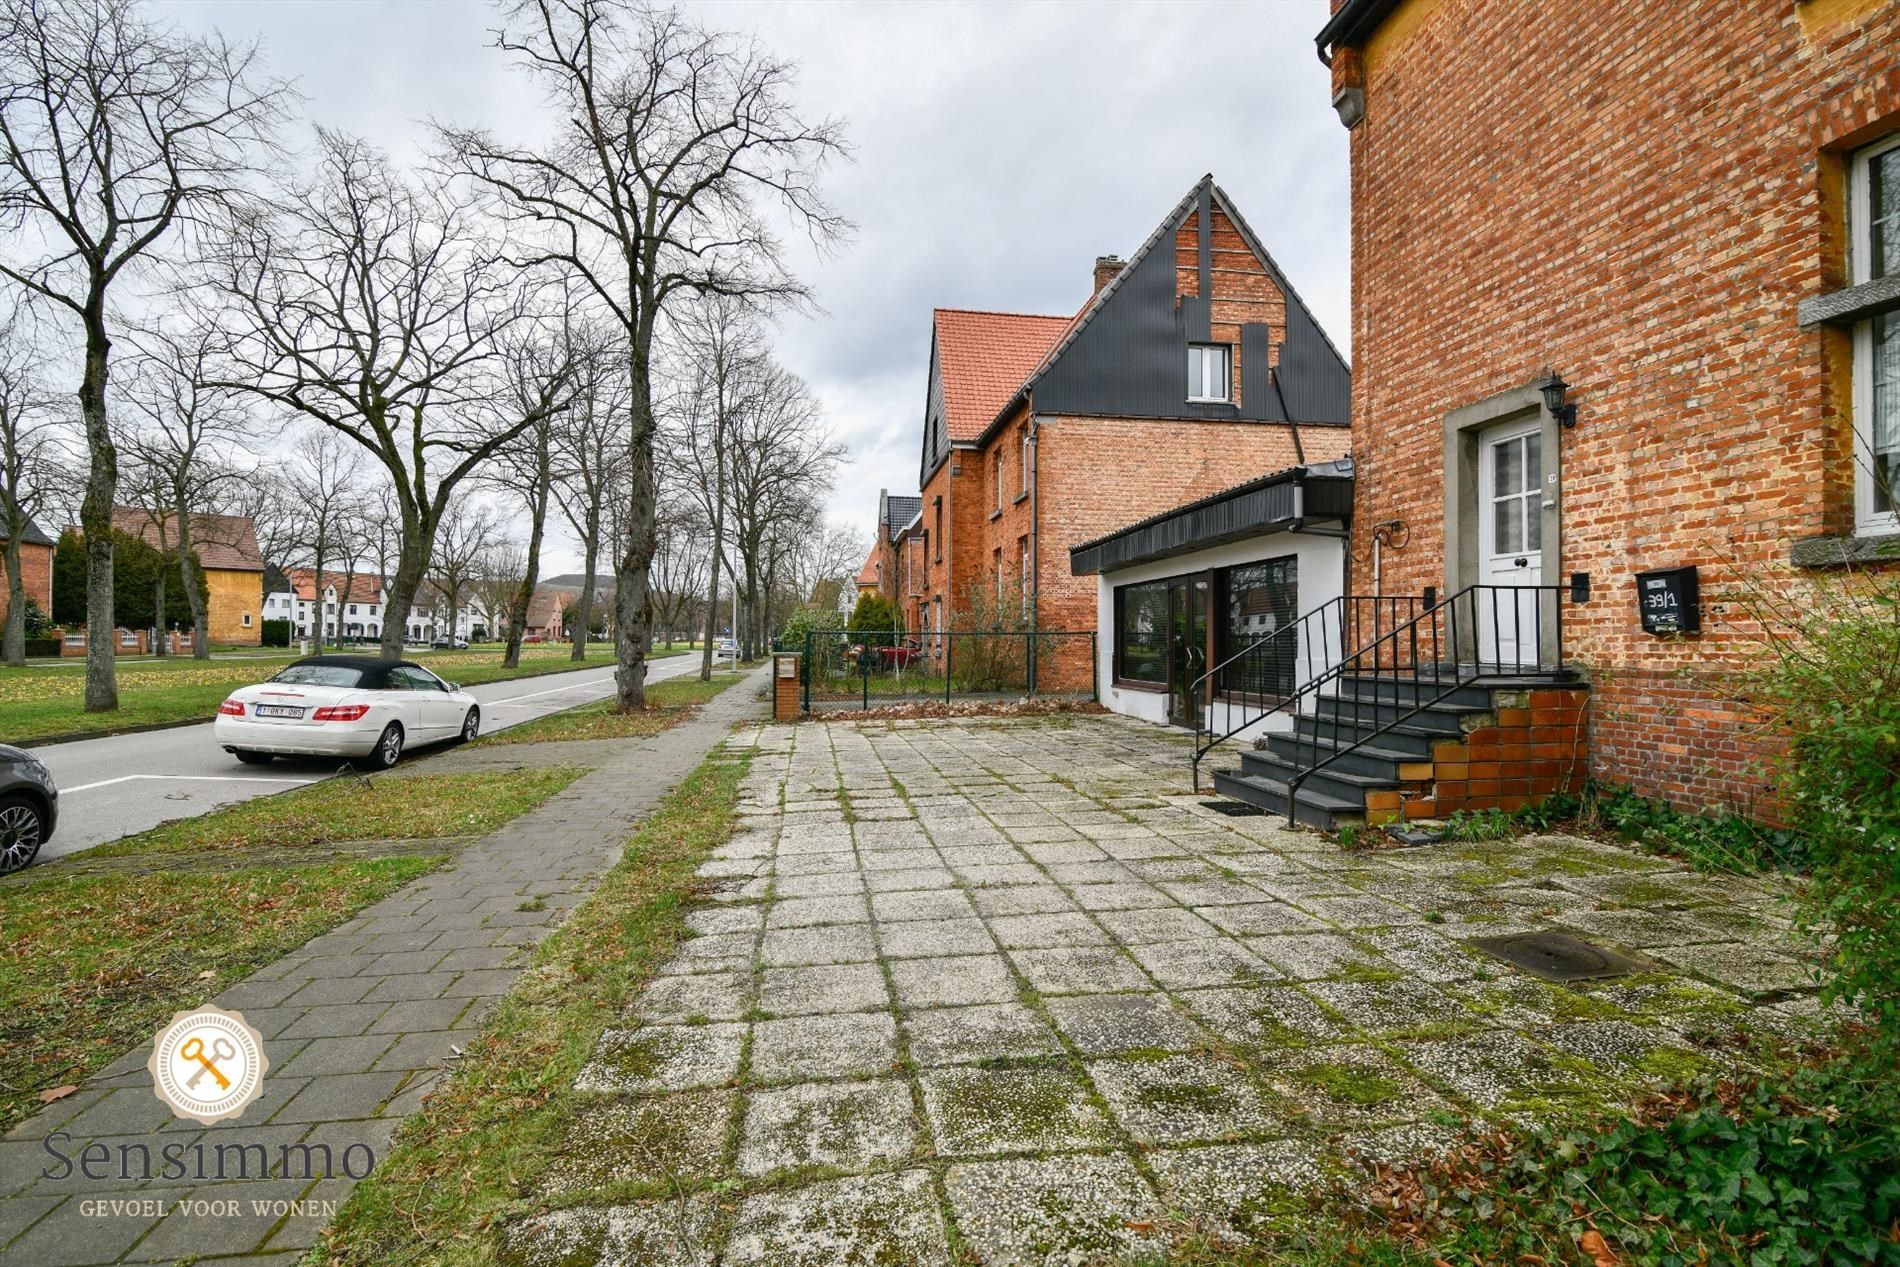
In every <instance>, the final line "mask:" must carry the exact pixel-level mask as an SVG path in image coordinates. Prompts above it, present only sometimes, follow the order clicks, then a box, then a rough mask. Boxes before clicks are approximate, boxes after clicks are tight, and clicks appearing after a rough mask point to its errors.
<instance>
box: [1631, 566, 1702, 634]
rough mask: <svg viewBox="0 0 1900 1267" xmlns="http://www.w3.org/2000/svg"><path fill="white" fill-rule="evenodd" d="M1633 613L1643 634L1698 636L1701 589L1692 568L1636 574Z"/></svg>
mask: <svg viewBox="0 0 1900 1267" xmlns="http://www.w3.org/2000/svg"><path fill="white" fill-rule="evenodd" d="M1636 610H1637V612H1638V613H1639V614H1640V615H1641V616H1642V618H1643V632H1644V633H1646V634H1657V635H1663V634H1688V633H1700V632H1702V586H1701V582H1700V581H1699V580H1698V579H1697V577H1696V570H1695V568H1694V567H1686V568H1661V569H1659V570H1657V571H1654V572H1638V573H1637V574H1636Z"/></svg>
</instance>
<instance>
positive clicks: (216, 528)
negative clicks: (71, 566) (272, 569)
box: [112, 506, 264, 572]
mask: <svg viewBox="0 0 1900 1267" xmlns="http://www.w3.org/2000/svg"><path fill="white" fill-rule="evenodd" d="M164 518H165V533H164V542H165V546H166V548H168V549H169V548H171V547H174V546H176V545H177V544H178V534H177V531H176V529H175V527H174V525H173V524H172V518H173V516H171V515H166V516H165V517H164ZM112 526H113V527H114V528H117V529H118V530H119V531H120V532H124V533H128V534H130V535H131V536H134V537H138V538H139V539H140V540H142V541H144V542H145V543H146V544H147V545H150V546H152V547H153V548H154V549H156V548H158V544H159V531H158V521H157V520H156V519H154V518H153V517H152V515H151V513H150V512H148V511H145V510H141V509H139V508H138V507H137V506H114V507H113V508H112ZM191 538H192V540H191V548H192V549H193V550H195V551H197V553H198V564H199V566H201V567H205V568H211V569H213V570H221V571H226V572H262V571H263V570H264V556H263V554H262V553H261V552H260V551H259V550H258V548H257V525H255V524H254V523H252V522H251V521H250V520H249V519H247V518H245V517H244V516H242V515H201V514H195V515H193V516H192V517H191Z"/></svg>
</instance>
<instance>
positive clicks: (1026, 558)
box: [1020, 537, 1029, 605]
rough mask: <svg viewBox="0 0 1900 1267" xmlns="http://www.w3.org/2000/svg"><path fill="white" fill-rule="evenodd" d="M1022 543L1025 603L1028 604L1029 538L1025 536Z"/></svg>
mask: <svg viewBox="0 0 1900 1267" xmlns="http://www.w3.org/2000/svg"><path fill="white" fill-rule="evenodd" d="M1020 544H1021V545H1022V549H1023V603H1024V604H1025V605H1027V604H1028V602H1029V538H1028V537H1024V538H1023V539H1022V541H1021V543H1020Z"/></svg>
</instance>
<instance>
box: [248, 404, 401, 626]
mask: <svg viewBox="0 0 1900 1267" xmlns="http://www.w3.org/2000/svg"><path fill="white" fill-rule="evenodd" d="M362 477H363V456H362V454H361V453H359V452H358V451H357V450H356V449H355V448H354V447H353V446H351V445H350V444H348V443H346V442H345V441H343V440H342V439H340V438H339V437H337V436H336V435H334V434H333V433H331V432H329V431H326V430H323V429H322V428H311V429H309V430H307V431H304V432H303V433H302V434H301V435H299V436H298V438H297V442H296V445H295V446H294V447H293V448H292V450H291V460H290V461H289V462H286V463H285V464H284V471H283V474H282V475H281V476H280V477H279V485H278V487H279V489H280V490H281V491H280V496H281V498H282V506H281V518H280V529H279V532H278V534H277V539H276V542H275V544H274V548H276V549H278V550H280V551H282V552H283V557H281V558H280V559H279V560H278V563H279V565H280V566H281V565H282V564H284V563H287V562H290V561H291V560H296V561H297V562H300V563H305V564H306V565H307V566H308V567H309V568H310V570H311V573H312V575H313V578H314V579H313V581H312V586H311V590H312V592H311V599H312V601H313V602H314V604H315V608H314V611H313V616H312V619H311V622H310V637H311V639H312V642H313V646H314V649H315V650H316V652H317V654H319V655H321V654H322V653H323V644H324V640H325V639H326V638H327V637H330V636H332V635H330V634H329V633H327V632H326V630H325V627H324V618H325V617H326V616H328V615H329V611H328V608H327V606H326V600H325V598H324V592H325V590H326V588H327V586H328V577H329V575H330V572H331V569H332V565H333V564H335V563H338V562H343V563H346V564H347V569H346V572H345V575H344V577H343V585H342V586H340V587H339V589H338V596H337V626H336V631H335V635H334V636H336V637H338V638H341V637H342V635H343V620H342V613H343V611H344V605H345V604H347V603H348V602H349V591H350V589H351V588H352V587H353V584H354V581H355V575H354V574H355V570H356V567H357V564H358V561H359V560H361V559H362V557H363V555H364V552H365V549H366V543H365V542H364V541H363V540H362V519H363V506H364V496H363V489H362ZM294 583H295V582H294V579H293V585H294ZM383 623H384V626H385V627H387V625H388V623H389V621H388V608H387V607H385V608H384V620H383Z"/></svg>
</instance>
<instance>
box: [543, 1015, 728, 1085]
mask: <svg viewBox="0 0 1900 1267" xmlns="http://www.w3.org/2000/svg"><path fill="white" fill-rule="evenodd" d="M745 1036H746V1027H745V1026H744V1025H743V1024H717V1023H716V1024H712V1025H649V1026H644V1027H642V1028H640V1029H633V1030H625V1029H610V1030H606V1031H604V1032H603V1033H602V1034H601V1036H600V1039H599V1041H598V1042H596V1043H595V1044H594V1050H593V1054H592V1055H591V1056H589V1058H588V1061H587V1065H586V1067H585V1068H583V1069H582V1070H581V1073H580V1077H579V1078H578V1079H577V1080H576V1081H575V1084H574V1085H575V1087H576V1088H577V1089H578V1090H581V1091H612V1092H621V1093H633V1092H653V1091H684V1090H687V1089H688V1088H691V1087H709V1086H718V1085H719V1084H721V1083H725V1082H729V1081H731V1080H732V1079H733V1078H735V1077H737V1076H738V1073H739V1052H740V1049H741V1048H742V1047H743V1045H744V1043H745Z"/></svg>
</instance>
